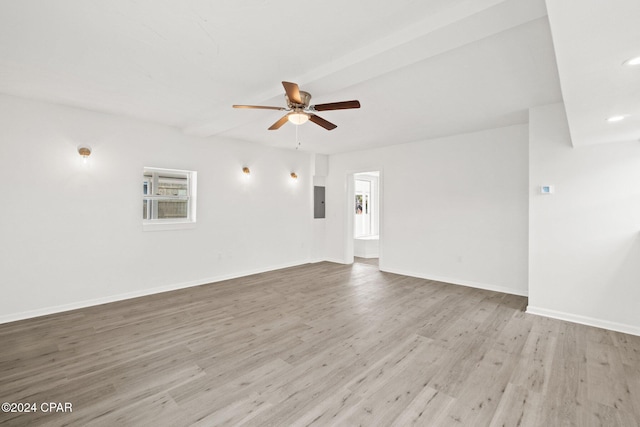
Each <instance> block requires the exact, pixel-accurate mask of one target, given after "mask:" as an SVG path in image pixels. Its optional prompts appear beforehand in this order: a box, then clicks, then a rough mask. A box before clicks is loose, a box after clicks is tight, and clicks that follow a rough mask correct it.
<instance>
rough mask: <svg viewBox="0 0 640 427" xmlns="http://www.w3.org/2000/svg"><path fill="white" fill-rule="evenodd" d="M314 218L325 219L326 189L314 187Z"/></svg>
mask: <svg viewBox="0 0 640 427" xmlns="http://www.w3.org/2000/svg"><path fill="white" fill-rule="evenodd" d="M313 217H314V218H324V187H313Z"/></svg>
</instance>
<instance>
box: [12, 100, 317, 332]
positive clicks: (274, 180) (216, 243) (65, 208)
mask: <svg viewBox="0 0 640 427" xmlns="http://www.w3.org/2000/svg"><path fill="white" fill-rule="evenodd" d="M79 144H89V145H91V146H92V147H93V154H92V155H91V158H90V161H89V164H88V165H87V166H86V167H83V165H82V162H81V160H80V156H79V155H78V154H77V151H76V147H77V146H78V145H79ZM243 165H247V166H249V167H250V168H251V171H252V175H251V178H250V180H249V181H246V180H244V179H243V174H242V173H241V168H242V166H243ZM310 165H311V159H310V155H309V154H307V153H302V152H297V151H293V150H280V149H275V148H267V147H264V146H257V145H254V144H249V143H243V142H239V141H225V140H221V139H212V138H209V139H200V138H195V137H188V136H185V135H184V134H182V133H180V132H179V131H178V130H175V129H173V128H168V127H163V126H159V125H155V124H151V123H145V122H141V121H136V120H131V119H125V118H120V117H117V116H111V115H106V114H100V113H92V112H88V111H83V110H77V109H72V108H67V107H61V106H54V105H50V104H44V103H38V102H34V101H27V100H23V99H20V98H13V97H8V96H0V182H2V188H3V191H2V205H1V208H0V241H1V242H2V244H1V245H0V281H1V282H2V283H1V290H2V298H0V321H10V320H14V319H19V318H23V317H30V316H34V315H38V314H44V313H49V312H54V311H60V310H64V309H69V308H75V307H80V306H84V305H89V304H93V303H99V302H104V301H110V300H115V299H119V298H124V297H130V296H136V295H143V294H147V293H153V292H157V291H160V290H163V289H171V288H175V287H180V286H188V285H193V284H200V283H208V282H210V281H214V280H219V279H222V278H227V277H234V276H241V275H245V274H249V273H252V272H258V271H265V270H269V269H274V268H279V267H282V266H289V265H296V264H301V263H305V262H307V261H308V258H309V252H310V250H311V240H312V237H311V221H312V217H313V211H312V209H311V207H312V206H311V203H312V193H311V192H312V177H311V174H310V169H311V166H310ZM144 166H151V167H160V168H173V169H188V170H196V171H197V172H198V212H197V219H198V222H197V226H196V228H195V229H191V230H176V231H164V232H161V231H154V232H143V231H142V220H141V214H142V212H141V211H142V209H141V174H142V168H143V167H144ZM291 171H295V172H296V173H297V174H298V176H299V178H298V180H297V182H295V183H293V184H292V182H291V179H290V178H289V173H290V172H291Z"/></svg>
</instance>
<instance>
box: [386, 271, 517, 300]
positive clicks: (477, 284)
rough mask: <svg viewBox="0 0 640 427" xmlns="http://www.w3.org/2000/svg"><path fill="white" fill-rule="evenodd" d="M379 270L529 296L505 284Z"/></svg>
mask: <svg viewBox="0 0 640 427" xmlns="http://www.w3.org/2000/svg"><path fill="white" fill-rule="evenodd" d="M380 270H381V271H386V272H387V273H394V274H401V275H403V276H410V277H417V278H419V279H426V280H435V281H437V282H444V283H449V284H452V285H462V286H468V287H470V288H478V289H484V290H487V291H494V292H502V293H504V294H511V295H518V296H522V297H526V296H529V295H528V292H527V291H521V290H519V289H512V288H508V287H506V286H498V285H492V284H489V283H480V282H473V281H470V280H460V279H456V278H452V277H443V276H434V275H424V274H420V273H414V272H410V271H404V270H398V269H395V268H390V269H389V268H386V267H385V268H384V269H383V268H380Z"/></svg>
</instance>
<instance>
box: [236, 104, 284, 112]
mask: <svg viewBox="0 0 640 427" xmlns="http://www.w3.org/2000/svg"><path fill="white" fill-rule="evenodd" d="M233 108H256V109H259V110H280V111H283V110H286V108H284V107H269V106H265V105H234V106H233Z"/></svg>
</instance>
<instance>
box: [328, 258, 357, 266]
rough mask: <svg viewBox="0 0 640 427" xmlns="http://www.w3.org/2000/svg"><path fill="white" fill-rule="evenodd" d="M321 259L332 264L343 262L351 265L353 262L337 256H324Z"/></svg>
mask: <svg viewBox="0 0 640 427" xmlns="http://www.w3.org/2000/svg"><path fill="white" fill-rule="evenodd" d="M322 261H326V262H332V263H334V264H344V265H351V264H353V261H347V260H345V259H339V258H325V259H323V260H322Z"/></svg>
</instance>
